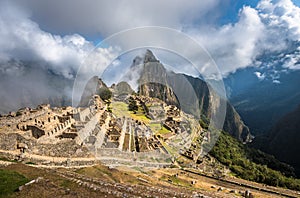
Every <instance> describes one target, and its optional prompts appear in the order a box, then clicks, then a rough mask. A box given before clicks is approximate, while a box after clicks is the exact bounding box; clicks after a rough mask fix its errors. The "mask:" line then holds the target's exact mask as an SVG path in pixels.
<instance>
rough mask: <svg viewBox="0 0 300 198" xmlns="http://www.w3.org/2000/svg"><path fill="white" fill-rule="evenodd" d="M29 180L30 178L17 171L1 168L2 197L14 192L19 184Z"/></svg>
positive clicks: (0, 187) (0, 186)
mask: <svg viewBox="0 0 300 198" xmlns="http://www.w3.org/2000/svg"><path fill="white" fill-rule="evenodd" d="M27 182H29V179H27V178H26V177H24V176H23V175H21V174H19V173H17V172H15V171H12V170H3V169H0V197H6V196H7V195H9V194H12V193H13V192H14V191H16V190H17V189H18V187H19V186H21V185H24V184H25V183H27Z"/></svg>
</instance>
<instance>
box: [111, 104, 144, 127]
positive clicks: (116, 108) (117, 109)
mask: <svg viewBox="0 0 300 198" xmlns="http://www.w3.org/2000/svg"><path fill="white" fill-rule="evenodd" d="M111 107H112V112H113V114H115V115H116V116H117V117H123V116H125V117H131V118H132V119H135V120H139V121H142V122H144V123H145V124H149V122H150V119H149V118H147V117H146V115H145V114H144V112H143V111H142V109H140V108H139V110H138V111H137V112H136V113H133V112H132V111H129V110H128V105H127V104H126V103H124V102H112V103H111Z"/></svg>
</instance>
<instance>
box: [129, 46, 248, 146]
mask: <svg viewBox="0 0 300 198" xmlns="http://www.w3.org/2000/svg"><path fill="white" fill-rule="evenodd" d="M142 62H143V63H144V64H143V65H142V67H143V68H142V72H141V77H140V79H139V94H140V95H144V96H148V97H154V98H159V99H161V100H163V101H165V102H166V103H167V104H170V105H175V106H177V107H180V108H181V109H182V110H183V111H185V112H186V113H189V114H193V115H195V116H196V117H199V118H200V115H201V117H203V116H204V117H206V118H208V119H209V118H210V116H211V112H212V111H214V109H213V108H214V105H213V102H215V101H216V100H219V101H221V103H223V104H224V105H226V106H227V112H226V118H225V123H224V128H223V129H224V130H225V131H227V132H228V133H229V134H231V135H232V136H234V137H236V138H237V139H239V140H241V141H243V142H249V141H251V139H252V136H251V134H250V131H249V128H248V127H247V126H246V125H245V124H244V123H243V121H242V120H241V118H240V116H239V115H238V113H237V112H236V111H235V109H234V108H233V107H232V106H231V105H230V104H229V103H228V102H227V101H224V100H223V99H221V98H220V97H219V96H217V94H216V93H210V91H211V89H209V87H208V85H207V84H206V83H205V82H204V81H203V80H201V79H200V78H194V77H191V76H187V75H184V74H176V73H174V72H169V71H167V70H166V69H165V68H164V66H163V65H162V64H161V63H160V62H159V61H158V60H157V59H156V57H155V56H154V55H153V53H152V52H151V51H150V50H147V52H146V54H145V57H144V61H142V59H141V58H140V57H136V58H135V59H134V61H133V64H132V65H133V66H136V65H138V64H142Z"/></svg>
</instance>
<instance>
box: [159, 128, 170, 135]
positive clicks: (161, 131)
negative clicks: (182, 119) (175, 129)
mask: <svg viewBox="0 0 300 198" xmlns="http://www.w3.org/2000/svg"><path fill="white" fill-rule="evenodd" d="M158 133H160V134H161V135H166V134H168V133H171V131H169V130H168V129H166V128H165V127H162V128H161V129H160V130H159V131H158Z"/></svg>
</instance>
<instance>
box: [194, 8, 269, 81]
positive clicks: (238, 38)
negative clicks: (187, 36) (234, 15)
mask: <svg viewBox="0 0 300 198" xmlns="http://www.w3.org/2000/svg"><path fill="white" fill-rule="evenodd" d="M264 28H265V27H264V25H263V23H262V22H261V20H260V17H259V15H258V13H257V11H256V10H255V9H253V8H250V7H243V9H242V10H241V11H240V18H239V21H238V22H237V23H235V24H228V25H224V26H222V27H219V28H214V29H213V28H210V27H204V28H203V29H200V30H193V31H192V33H191V34H193V36H194V37H196V38H197V40H198V41H199V42H200V43H202V44H203V45H204V46H205V47H206V48H207V49H208V51H209V52H210V53H211V55H212V57H213V58H214V59H215V61H216V63H217V65H218V66H219V68H220V70H221V72H222V73H223V75H226V74H228V73H229V72H233V71H235V70H236V69H238V68H242V67H247V66H249V65H250V64H251V63H252V62H253V61H254V59H255V57H256V55H257V54H259V52H260V51H258V50H257V44H258V42H259V40H260V39H261V38H262V35H263V32H264V31H265V29H264ZM205 29H206V30H205Z"/></svg>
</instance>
